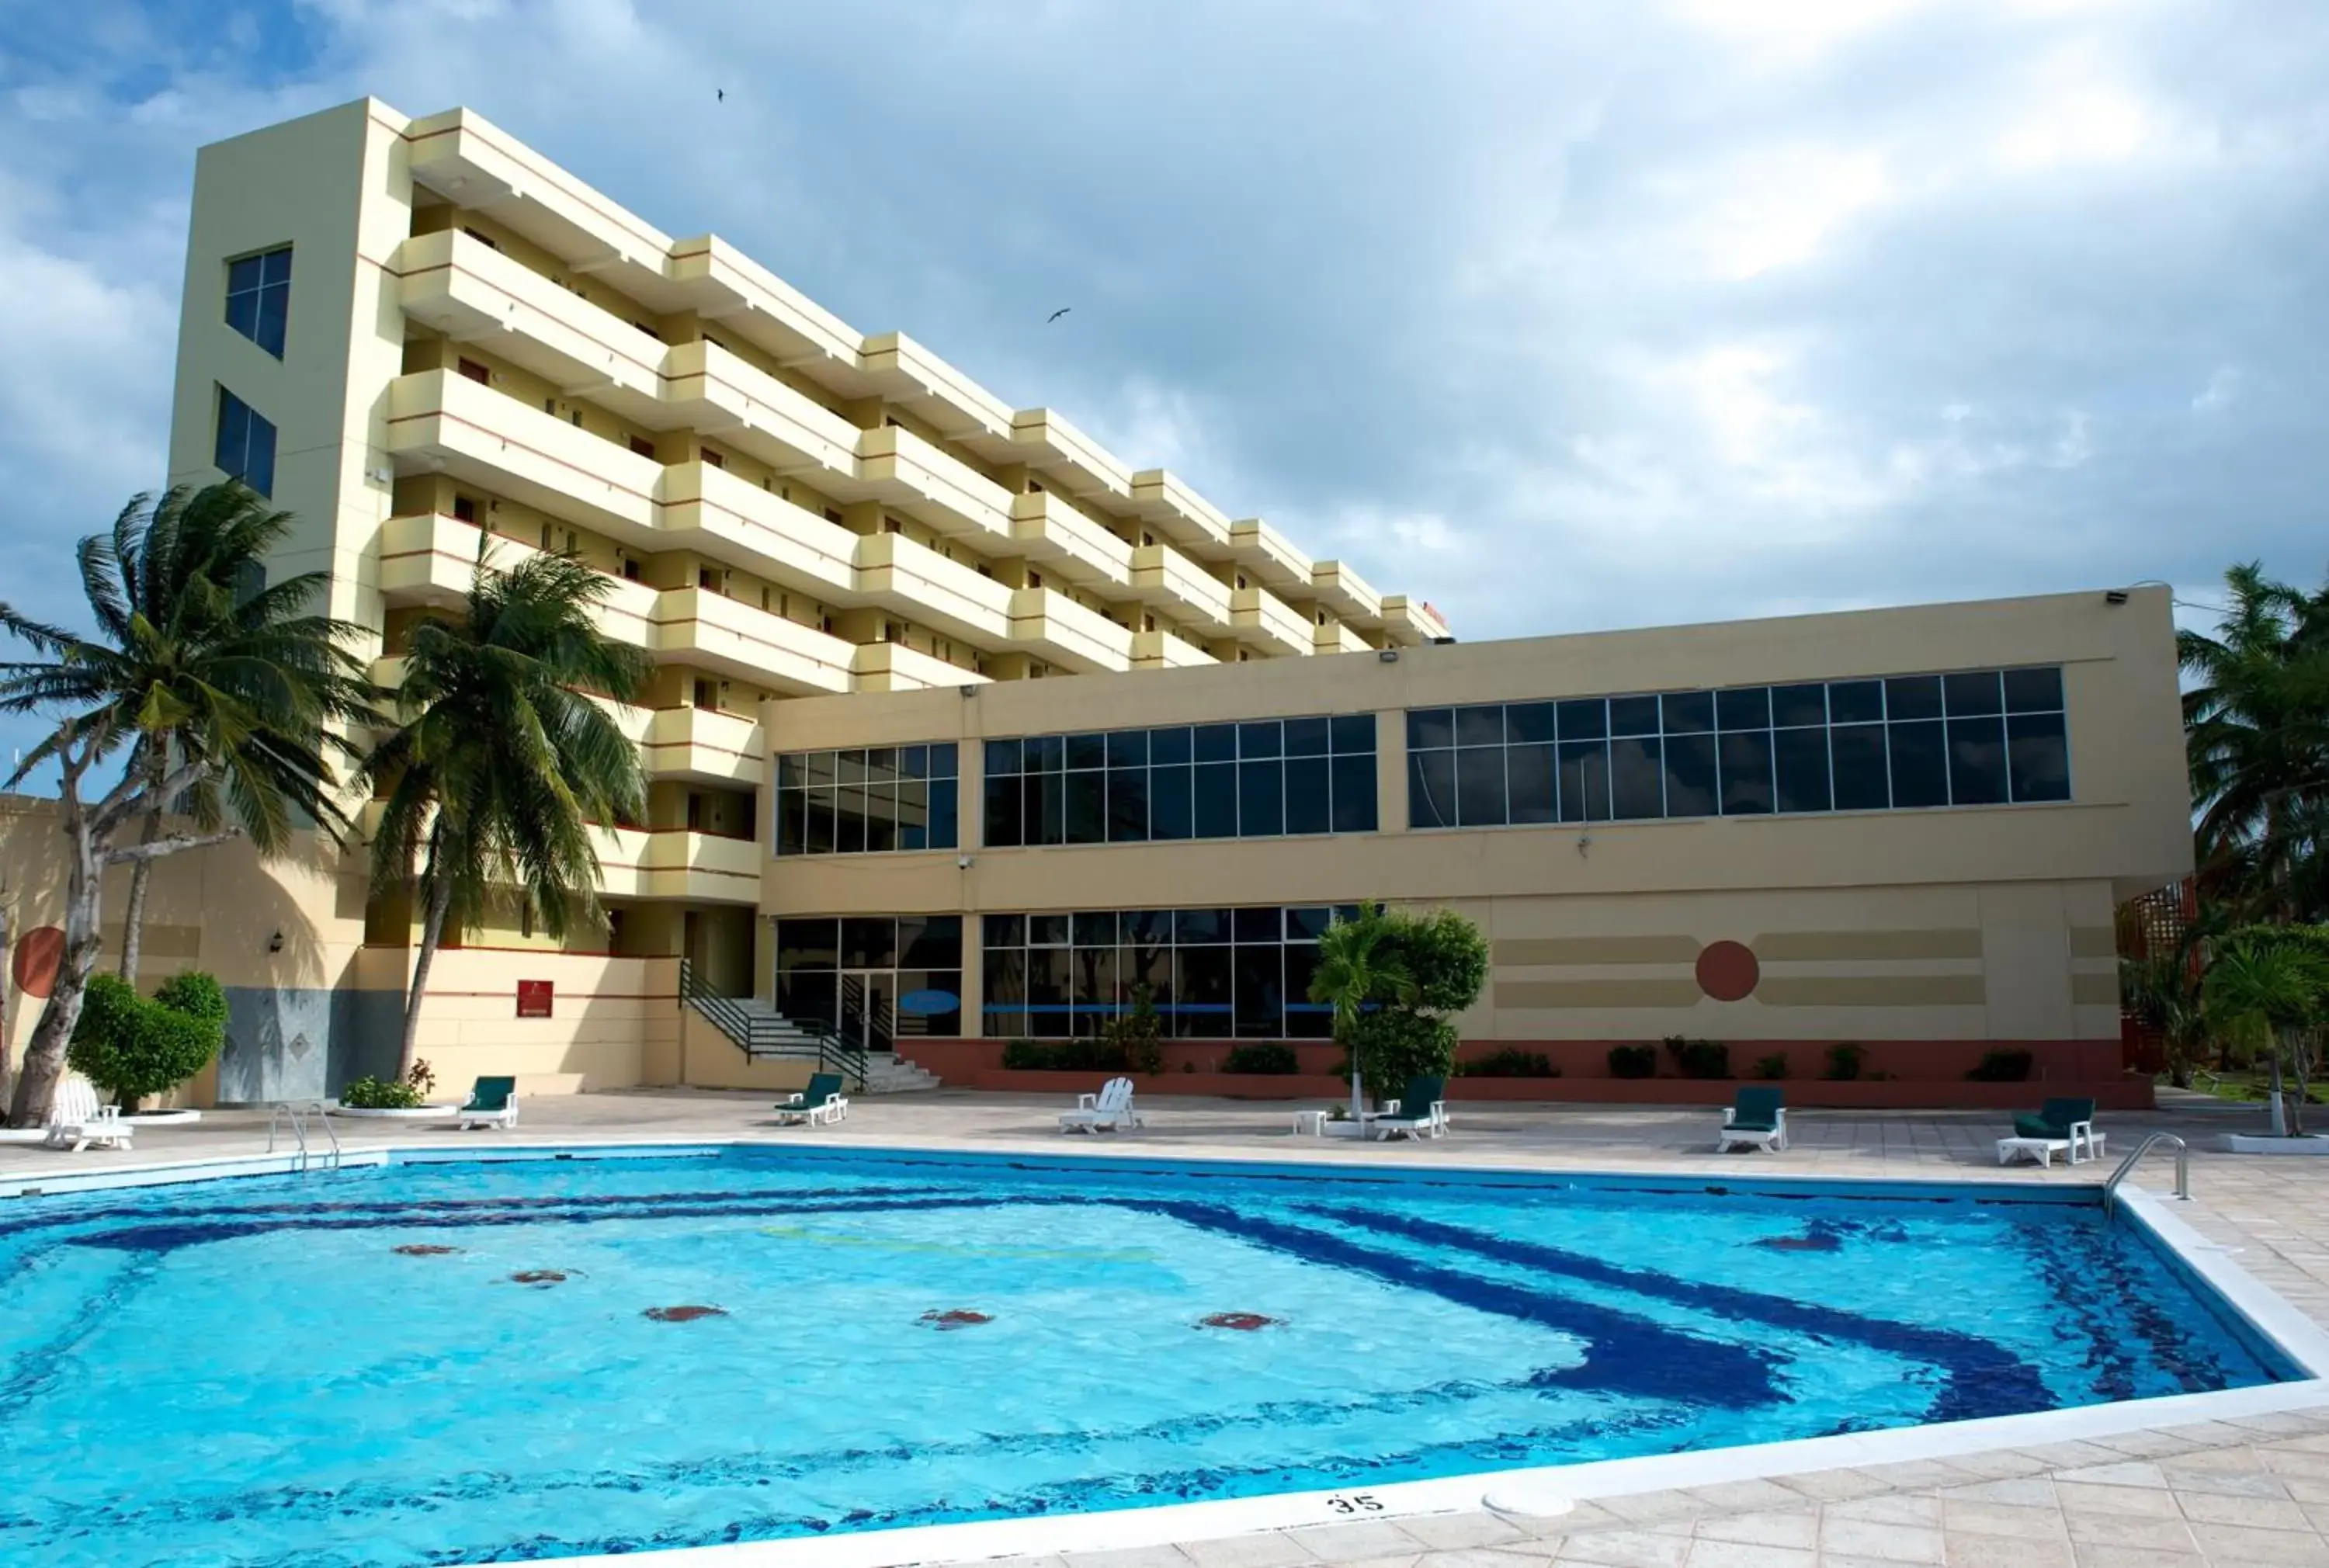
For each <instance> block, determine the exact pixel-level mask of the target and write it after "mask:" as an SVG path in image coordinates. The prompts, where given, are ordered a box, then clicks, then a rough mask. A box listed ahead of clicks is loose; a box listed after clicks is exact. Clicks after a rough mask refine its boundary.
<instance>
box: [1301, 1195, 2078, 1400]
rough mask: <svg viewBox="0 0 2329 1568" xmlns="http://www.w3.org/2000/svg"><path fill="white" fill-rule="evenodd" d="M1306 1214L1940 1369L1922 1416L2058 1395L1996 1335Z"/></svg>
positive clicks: (1331, 1214) (1480, 1235)
mask: <svg viewBox="0 0 2329 1568" xmlns="http://www.w3.org/2000/svg"><path fill="white" fill-rule="evenodd" d="M1302 1207H1303V1210H1304V1212H1306V1213H1308V1214H1315V1215H1317V1216H1320V1217H1321V1218H1325V1219H1331V1220H1333V1221H1334V1222H1335V1223H1336V1224H1337V1225H1349V1226H1351V1227H1352V1228H1353V1229H1355V1230H1359V1231H1369V1230H1372V1231H1379V1232H1381V1233H1383V1234H1385V1235H1394V1236H1398V1237H1400V1239H1402V1240H1404V1241H1410V1242H1415V1243H1419V1244H1424V1245H1428V1246H1432V1247H1440V1248H1447V1247H1453V1248H1457V1249H1459V1250H1461V1251H1463V1252H1466V1253H1472V1254H1473V1255H1475V1256H1477V1257H1483V1258H1493V1259H1495V1261H1496V1262H1498V1263H1509V1264H1512V1265H1513V1266H1514V1267H1516V1268H1523V1269H1527V1270H1530V1271H1532V1272H1537V1273H1544V1274H1551V1275H1553V1276H1555V1277H1557V1278H1561V1279H1569V1280H1577V1281H1580V1282H1584V1283H1587V1284H1592V1285H1600V1286H1605V1287H1607V1288H1609V1289H1612V1290H1619V1291H1630V1292H1633V1293H1634V1294H1636V1295H1643V1296H1650V1297H1654V1298H1655V1299H1656V1300H1663V1301H1672V1302H1674V1304H1675V1305H1677V1306H1682V1307H1688V1308H1690V1309H1692V1310H1694V1311H1700V1312H1705V1313H1708V1314H1711V1315H1713V1316H1717V1317H1722V1318H1729V1319H1743V1320H1745V1321H1747V1322H1750V1323H1763V1324H1767V1325H1768V1326H1769V1327H1771V1328H1774V1329H1785V1330H1787V1331H1788V1332H1791V1333H1796V1334H1805V1335H1809V1336H1811V1337H1813V1338H1826V1339H1841V1340H1845V1341H1848V1342H1850V1343H1853V1344H1857V1345H1864V1346H1866V1347H1868V1348H1870V1349H1872V1350H1878V1351H1881V1352H1883V1353H1884V1354H1886V1355H1888V1356H1898V1357H1902V1358H1903V1359H1906V1360H1911V1361H1922V1362H1927V1363H1928V1364H1930V1365H1931V1366H1935V1367H1937V1368H1938V1369H1939V1370H1940V1371H1941V1372H1942V1373H1943V1375H1944V1376H1945V1379H1946V1381H1945V1382H1944V1383H1943V1384H1942V1385H1941V1392H1940V1395H1939V1397H1938V1399H1936V1400H1935V1402H1934V1404H1933V1409H1932V1412H1931V1413H1930V1416H1929V1417H1928V1419H1930V1420H1933V1421H1970V1420H1973V1419H1975V1418H1976V1417H1979V1416H1985V1415H2016V1414H2020V1413H2023V1412H2025V1411H2032V1410H2051V1409H2052V1408H2053V1407H2054V1405H2055V1404H2057V1403H2058V1402H2057V1400H2056V1399H2055V1396H2054V1394H2053V1393H2052V1391H2051V1390H2050V1389H2049V1388H2048V1387H2047V1386H2046V1382H2045V1379H2044V1378H2043V1377H2041V1376H2040V1375H2039V1372H2038V1369H2037V1368H2036V1367H2035V1366H2031V1365H2030V1363H2028V1362H2027V1361H2024V1360H2023V1358H2022V1357H2019V1356H2017V1355H2015V1354H2014V1353H2013V1351H2011V1350H2009V1349H2007V1348H2005V1347H2004V1346H2002V1345H1999V1344H1997V1343H1995V1342H1994V1341H1993V1340H1989V1339H1984V1338H1980V1337H1979V1336H1978V1335H1974V1334H1964V1333H1959V1332H1957V1330H1955V1329H1933V1328H1928V1327H1925V1326H1924V1325H1921V1324H1916V1323H1901V1322H1897V1321H1893V1320H1891V1319H1882V1318H1871V1317H1866V1316H1863V1315H1862V1314H1861V1313H1858V1312H1851V1311H1846V1310H1843V1308H1841V1307H1824V1306H1821V1305H1819V1304H1818V1303H1817V1302H1813V1301H1798V1300H1794V1299H1793V1298H1791V1297H1787V1296H1774V1295H1770V1294H1768V1293H1766V1292H1764V1291H1749V1290H1744V1289H1741V1288H1740V1287H1738V1286H1735V1285H1718V1284H1711V1283H1707V1282H1702V1281H1695V1280H1685V1279H1682V1278H1680V1277H1678V1276H1676V1275H1674V1274H1668V1273H1663V1272H1658V1271H1656V1270H1654V1269H1644V1268H1629V1267H1626V1266H1624V1265H1622V1264H1617V1263H1607V1262H1604V1261H1603V1260H1601V1259H1599V1258H1594V1257H1588V1256H1587V1255H1586V1254H1584V1253H1577V1252H1570V1251H1569V1250H1568V1249H1567V1248H1564V1247H1554V1246H1548V1245H1546V1244H1543V1243H1541V1242H1523V1241H1513V1240H1511V1239H1509V1238H1506V1237H1504V1236H1496V1235H1488V1234H1487V1233H1485V1232H1484V1231H1476V1230H1470V1229H1467V1228H1466V1227H1463V1226H1460V1225H1443V1224H1436V1223H1429V1222H1425V1221H1421V1220H1415V1219H1407V1218H1402V1217H1400V1216H1397V1215H1388V1214H1377V1213H1372V1212H1369V1211H1365V1210H1361V1209H1353V1208H1340V1207H1332V1206H1328V1205H1323V1204H1305V1205H1303V1206H1302Z"/></svg>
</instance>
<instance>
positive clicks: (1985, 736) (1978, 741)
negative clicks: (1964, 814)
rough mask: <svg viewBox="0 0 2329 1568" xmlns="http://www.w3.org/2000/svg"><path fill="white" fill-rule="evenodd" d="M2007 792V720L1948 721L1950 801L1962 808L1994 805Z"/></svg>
mask: <svg viewBox="0 0 2329 1568" xmlns="http://www.w3.org/2000/svg"><path fill="white" fill-rule="evenodd" d="M2005 798H2006V793H2005V720H2004V718H2001V717H1999V716H1997V715H1995V714H1992V715H1990V716H1989V717H1987V718H1952V719H1950V720H1949V800H1950V801H1951V803H1954V804H1957V805H1960V806H1988V805H1995V804H1997V803H1999V802H2001V801H2003V800H2004V799H2005Z"/></svg>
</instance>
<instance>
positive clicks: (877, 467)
mask: <svg viewBox="0 0 2329 1568" xmlns="http://www.w3.org/2000/svg"><path fill="white" fill-rule="evenodd" d="M857 462H858V466H857V473H858V477H859V478H860V479H861V480H862V481H863V483H864V484H866V485H867V486H869V487H871V489H872V492H873V493H874V494H876V495H878V496H880V497H881V498H882V501H883V502H887V503H888V504H890V505H891V506H894V507H896V508H897V509H898V510H899V511H900V512H906V513H908V514H909V515H910V516H912V517H915V518H918V519H919V520H920V521H923V522H926V523H928V524H929V525H930V527H932V528H934V529H936V530H938V532H940V533H943V534H950V535H954V536H957V537H966V538H968V539H969V540H971V541H972V542H973V543H975V544H981V545H983V546H984V547H986V548H991V547H992V546H993V545H994V544H995V543H996V542H999V541H1001V540H1008V539H1009V538H1010V537H1011V493H1010V492H1009V491H1007V490H1005V489H1004V488H1003V486H1001V485H1000V484H995V481H993V480H992V479H989V478H987V477H986V476H985V474H981V473H979V472H978V471H977V470H976V469H975V468H972V467H971V466H970V465H968V464H966V463H964V462H962V461H961V460H960V459H958V458H954V457H949V456H948V455H946V454H945V453H943V452H941V451H939V450H938V448H937V447H936V446H931V445H930V444H929V442H928V441H925V440H923V439H922V438H921V437H919V436H917V435H915V434H914V433H913V432H912V431H911V430H908V429H904V428H901V427H899V426H896V425H889V426H885V427H882V428H881V429H879V430H866V431H862V432H860V433H859V435H858V437H857Z"/></svg>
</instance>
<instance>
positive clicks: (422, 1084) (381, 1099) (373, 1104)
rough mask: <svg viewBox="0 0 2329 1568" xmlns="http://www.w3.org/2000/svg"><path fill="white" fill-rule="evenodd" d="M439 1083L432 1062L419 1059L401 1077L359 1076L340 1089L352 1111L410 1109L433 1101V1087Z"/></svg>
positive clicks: (341, 1096) (342, 1099) (343, 1101)
mask: <svg viewBox="0 0 2329 1568" xmlns="http://www.w3.org/2000/svg"><path fill="white" fill-rule="evenodd" d="M436 1084H437V1075H436V1073H435V1072H434V1071H433V1070H431V1069H430V1067H429V1064H428V1063H426V1062H415V1063H413V1064H412V1071H411V1072H410V1073H408V1074H406V1075H405V1076H404V1077H403V1078H401V1079H396V1078H374V1077H371V1076H369V1075H367V1076H365V1077H362V1078H358V1079H356V1080H355V1081H354V1082H353V1083H351V1084H348V1086H347V1087H346V1088H344V1089H342V1090H341V1091H340V1103H341V1104H343V1105H345V1106H346V1107H348V1108H349V1109H350V1110H352V1111H410V1110H414V1109H416V1108H418V1107H420V1106H422V1105H425V1104H427V1103H429V1090H430V1089H432V1088H434V1087H435V1086H436Z"/></svg>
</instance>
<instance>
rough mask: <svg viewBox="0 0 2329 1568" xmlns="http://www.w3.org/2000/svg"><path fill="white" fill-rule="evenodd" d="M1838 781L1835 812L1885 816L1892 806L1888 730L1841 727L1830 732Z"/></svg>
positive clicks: (1852, 725) (1871, 725) (1877, 726)
mask: <svg viewBox="0 0 2329 1568" xmlns="http://www.w3.org/2000/svg"><path fill="white" fill-rule="evenodd" d="M1827 741H1828V750H1829V753H1830V756H1831V760H1832V763H1833V768H1834V779H1835V809H1836V810H1837V811H1840V812H1881V811H1882V810H1883V809H1884V808H1885V807H1887V806H1889V805H1891V803H1892V785H1891V777H1890V775H1889V772H1888V770H1887V768H1886V765H1885V760H1884V727H1883V726H1882V725H1881V724H1840V725H1837V726H1835V727H1834V728H1832V729H1830V730H1829V731H1828V732H1827Z"/></svg>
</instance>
